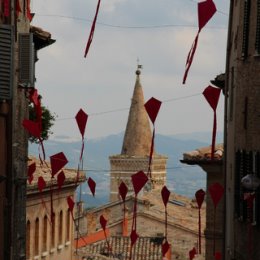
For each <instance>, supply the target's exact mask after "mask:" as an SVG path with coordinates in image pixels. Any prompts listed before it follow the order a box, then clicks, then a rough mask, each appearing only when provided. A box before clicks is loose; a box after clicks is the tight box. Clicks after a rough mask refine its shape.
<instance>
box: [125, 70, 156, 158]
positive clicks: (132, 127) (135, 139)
mask: <svg viewBox="0 0 260 260" xmlns="http://www.w3.org/2000/svg"><path fill="white" fill-rule="evenodd" d="M140 74H141V71H140V70H139V69H138V70H137V71H136V82H135V88H134V93H133V97H132V102H131V107H130V111H129V115H128V121H127V125H126V130H125V136H124V141H123V146H122V151H121V154H122V155H128V156H149V154H150V148H151V141H152V132H151V128H150V123H149V118H148V114H147V112H146V110H145V107H144V95H143V89H142V85H141V83H140Z"/></svg>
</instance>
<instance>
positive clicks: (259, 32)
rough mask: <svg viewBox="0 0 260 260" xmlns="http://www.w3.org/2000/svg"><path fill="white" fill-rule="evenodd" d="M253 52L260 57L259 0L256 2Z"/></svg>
mask: <svg viewBox="0 0 260 260" xmlns="http://www.w3.org/2000/svg"><path fill="white" fill-rule="evenodd" d="M255 50H256V54H258V55H260V0H257V18H256V37H255Z"/></svg>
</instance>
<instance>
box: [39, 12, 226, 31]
mask: <svg viewBox="0 0 260 260" xmlns="http://www.w3.org/2000/svg"><path fill="white" fill-rule="evenodd" d="M35 16H43V17H53V18H65V19H71V20H78V21H84V22H89V23H91V22H92V20H90V19H87V18H82V17H76V16H68V15H60V14H35ZM96 24H97V25H101V26H105V27H111V28H122V29H157V28H170V27H181V28H185V27H186V28H197V27H198V26H197V25H192V24H161V25H141V26H133V25H116V24H110V23H105V22H101V21H97V22H96ZM207 28H209V29H220V30H226V29H227V28H226V27H221V26H208V27H207Z"/></svg>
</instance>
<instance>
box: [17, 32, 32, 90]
mask: <svg viewBox="0 0 260 260" xmlns="http://www.w3.org/2000/svg"><path fill="white" fill-rule="evenodd" d="M34 63H35V59H34V44H33V34H32V33H20V34H19V65H20V73H19V83H22V84H25V85H26V87H34V81H35V80H34V79H35V75H34V67H35V64H34Z"/></svg>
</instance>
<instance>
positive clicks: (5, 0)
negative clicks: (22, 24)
mask: <svg viewBox="0 0 260 260" xmlns="http://www.w3.org/2000/svg"><path fill="white" fill-rule="evenodd" d="M0 4H3V7H4V17H10V10H11V6H10V1H9V0H0ZM24 5H25V8H24V10H25V16H26V17H27V19H28V20H29V21H31V20H32V18H33V17H32V14H31V8H30V6H31V0H26V1H24ZM15 10H16V16H17V17H18V16H19V14H20V13H22V8H21V5H20V0H16V4H15Z"/></svg>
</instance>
